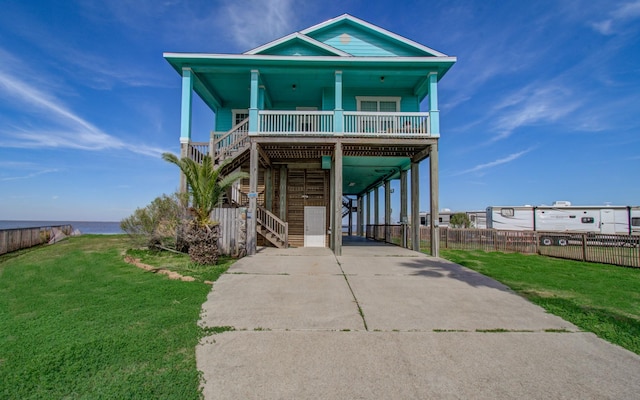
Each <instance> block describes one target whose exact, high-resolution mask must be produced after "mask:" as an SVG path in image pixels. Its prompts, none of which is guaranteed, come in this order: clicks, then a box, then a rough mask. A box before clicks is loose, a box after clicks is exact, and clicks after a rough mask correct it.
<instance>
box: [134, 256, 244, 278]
mask: <svg viewBox="0 0 640 400" xmlns="http://www.w3.org/2000/svg"><path fill="white" fill-rule="evenodd" d="M126 254H127V255H128V256H131V257H134V258H137V259H139V260H140V261H141V262H142V263H144V264H149V265H152V266H154V267H157V268H163V269H168V270H170V271H175V272H178V273H179V274H181V275H186V276H191V277H194V278H195V279H196V280H198V281H201V282H204V281H210V282H213V281H215V280H217V279H218V278H219V277H220V275H222V274H223V273H225V271H226V270H227V269H229V266H230V265H231V264H233V263H234V261H235V260H234V259H233V258H231V257H226V256H221V257H220V258H218V262H217V264H216V265H213V266H212V265H200V264H196V263H193V262H191V261H190V259H189V255H188V254H176V253H171V252H168V251H153V250H147V249H129V250H127V252H126Z"/></svg>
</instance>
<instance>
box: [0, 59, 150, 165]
mask: <svg viewBox="0 0 640 400" xmlns="http://www.w3.org/2000/svg"><path fill="white" fill-rule="evenodd" d="M0 95H4V96H5V97H7V99H8V100H9V101H13V102H15V101H18V102H21V103H23V105H26V106H27V107H26V108H24V107H22V110H23V111H24V110H25V109H26V110H29V111H30V112H31V113H33V114H38V113H39V114H40V115H43V116H44V119H45V120H46V121H47V123H46V125H47V126H48V128H46V129H43V128H33V127H31V126H29V127H19V126H13V127H5V128H4V129H3V130H2V133H3V136H6V137H8V138H11V137H12V138H13V140H12V139H4V138H0V145H2V146H5V147H14V148H55V147H61V148H72V149H81V150H93V151H95V150H109V149H122V150H129V151H132V152H134V153H138V154H142V155H147V156H154V157H157V156H159V155H160V154H161V153H162V150H160V149H156V148H152V147H146V146H135V145H131V144H126V143H124V142H123V141H122V140H120V139H118V138H117V137H115V136H112V135H109V134H107V133H105V132H103V131H102V130H100V129H99V128H98V127H96V126H95V125H93V124H92V123H90V122H88V121H86V120H85V119H83V118H82V117H80V116H79V115H77V114H76V113H74V112H73V111H72V110H70V109H68V108H67V107H66V106H65V105H64V103H63V102H62V101H61V100H60V99H59V98H57V97H56V96H54V95H53V94H51V93H48V92H46V91H43V90H41V89H38V88H36V87H34V86H32V85H30V84H29V83H27V82H25V81H24V80H21V79H20V78H18V77H16V76H14V75H9V74H7V73H5V72H4V71H0ZM13 105H14V106H15V104H13ZM51 126H55V128H53V129H52V128H51Z"/></svg>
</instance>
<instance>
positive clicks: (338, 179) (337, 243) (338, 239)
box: [332, 142, 342, 256]
mask: <svg viewBox="0 0 640 400" xmlns="http://www.w3.org/2000/svg"><path fill="white" fill-rule="evenodd" d="M333 158H334V162H333V169H334V182H333V195H334V196H333V201H332V203H334V210H333V212H334V214H333V224H332V225H333V230H332V233H333V252H334V254H335V255H336V256H341V255H342V143H340V142H338V143H336V145H335V149H334V151H333Z"/></svg>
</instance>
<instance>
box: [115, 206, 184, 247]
mask: <svg viewBox="0 0 640 400" xmlns="http://www.w3.org/2000/svg"><path fill="white" fill-rule="evenodd" d="M184 204H185V201H184V196H183V195H181V194H178V193H176V194H173V195H171V196H167V195H166V194H163V195H162V196H160V197H157V198H156V199H155V200H153V201H152V202H151V204H149V205H148V206H146V207H144V208H138V209H136V211H135V212H134V213H133V214H132V215H131V216H129V217H127V218H125V219H123V220H122V221H121V222H120V228H121V229H122V230H123V231H124V232H125V233H126V234H127V235H129V237H130V238H131V239H132V240H133V241H134V243H135V244H136V246H138V247H141V246H146V247H148V248H150V249H153V248H157V247H166V248H171V249H178V250H183V249H180V247H181V243H180V242H181V240H180V237H181V232H182V221H183V219H184V216H185V215H186V213H187V211H186V207H185V206H184Z"/></svg>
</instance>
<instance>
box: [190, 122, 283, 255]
mask: <svg viewBox="0 0 640 400" xmlns="http://www.w3.org/2000/svg"><path fill="white" fill-rule="evenodd" d="M250 145H251V141H250V139H249V119H248V118H247V119H245V120H244V121H242V122H240V123H239V124H237V125H236V126H234V127H233V128H232V129H231V130H230V131H229V132H227V133H225V134H224V135H222V136H220V137H217V138H215V139H214V140H212V141H211V142H210V147H209V152H210V154H211V158H212V160H213V165H214V167H215V168H217V167H219V166H220V165H221V164H222V163H223V162H225V161H227V160H232V161H231V162H229V164H227V165H226V166H225V169H226V170H227V171H233V170H234V169H235V168H237V167H238V166H240V165H241V164H242V163H243V162H244V161H245V158H246V156H247V154H248V150H249V147H250ZM192 152H193V153H194V154H190V157H192V158H193V159H194V160H196V161H198V162H202V160H201V158H202V157H199V158H198V157H195V158H194V155H197V153H202V150H201V149H198V148H196V147H194V148H193V151H192ZM224 172H225V171H223V173H224ZM234 197H235V198H236V199H233V198H234ZM229 201H230V203H231V204H232V205H234V206H236V207H238V206H244V207H246V206H247V205H248V203H249V198H248V196H247V195H246V193H242V192H238V193H237V196H230V198H229ZM256 214H257V215H256V230H257V232H258V233H259V234H260V235H261V236H262V237H264V238H265V239H266V240H267V241H269V243H271V244H273V245H274V246H276V247H278V248H287V247H289V224H288V223H287V222H284V221H282V220H281V219H280V218H278V217H277V216H275V215H274V214H273V213H271V212H269V211H268V210H267V209H265V208H263V207H260V206H258V208H257V212H256Z"/></svg>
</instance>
